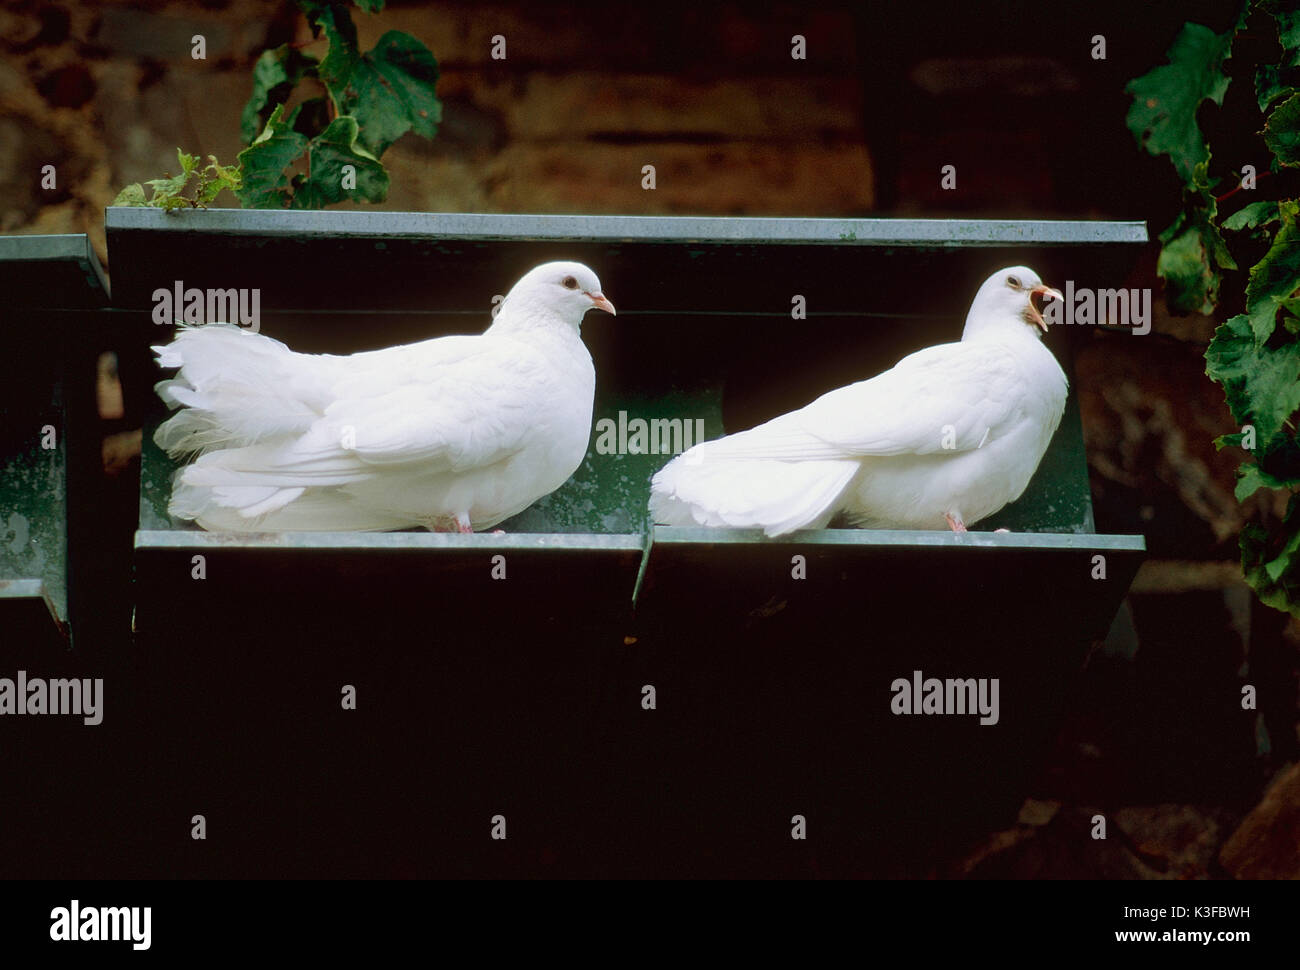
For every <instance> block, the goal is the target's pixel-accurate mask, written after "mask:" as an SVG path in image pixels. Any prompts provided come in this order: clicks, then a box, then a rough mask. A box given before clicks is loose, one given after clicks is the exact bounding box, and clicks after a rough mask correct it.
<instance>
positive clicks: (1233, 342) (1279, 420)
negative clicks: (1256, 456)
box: [1205, 314, 1300, 452]
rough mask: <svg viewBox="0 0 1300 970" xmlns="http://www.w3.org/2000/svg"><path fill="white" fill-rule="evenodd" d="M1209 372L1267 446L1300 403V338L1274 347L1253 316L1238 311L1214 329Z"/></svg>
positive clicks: (1261, 447) (1263, 447)
mask: <svg viewBox="0 0 1300 970" xmlns="http://www.w3.org/2000/svg"><path fill="white" fill-rule="evenodd" d="M1205 361H1206V368H1205V371H1206V373H1207V374H1208V375H1209V376H1210V378H1211V380H1214V381H1216V382H1218V383H1220V384H1222V385H1223V390H1224V396H1225V397H1226V398H1227V402H1228V407H1229V409H1230V410H1231V411H1232V416H1233V418H1234V419H1235V420H1236V421H1237V423H1238V424H1253V425H1254V426H1255V434H1256V448H1257V449H1258V451H1260V452H1267V451H1268V450H1270V448H1272V447H1273V446H1274V444H1275V441H1274V439H1276V438H1277V437H1278V435H1279V434H1280V433H1281V431H1282V428H1283V426H1284V424H1285V423H1286V421H1287V419H1288V418H1290V417H1291V415H1292V414H1294V413H1295V411H1296V409H1297V408H1300V343H1295V342H1291V343H1286V344H1283V345H1282V346H1280V347H1276V348H1270V347H1267V346H1264V345H1261V344H1259V343H1257V342H1256V340H1255V334H1254V331H1253V330H1252V328H1251V324H1250V319H1249V317H1247V316H1246V315H1245V314H1238V315H1237V316H1235V317H1233V318H1232V319H1231V320H1229V321H1228V322H1227V323H1225V324H1223V325H1222V326H1221V327H1219V328H1218V329H1217V330H1215V331H1214V339H1213V340H1211V341H1210V346H1209V348H1208V349H1207V350H1206V352H1205Z"/></svg>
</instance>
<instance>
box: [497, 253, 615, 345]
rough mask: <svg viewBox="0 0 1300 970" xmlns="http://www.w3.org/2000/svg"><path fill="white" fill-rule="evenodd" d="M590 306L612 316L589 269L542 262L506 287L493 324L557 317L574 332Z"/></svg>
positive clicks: (611, 307)
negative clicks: (511, 318) (513, 283)
mask: <svg viewBox="0 0 1300 970" xmlns="http://www.w3.org/2000/svg"><path fill="white" fill-rule="evenodd" d="M592 307H599V308H600V309H602V310H604V311H605V312H606V313H614V304H612V303H610V302H609V300H607V299H606V298H605V294H604V293H602V292H601V290H600V280H599V279H597V278H596V274H595V273H593V272H592V271H591V269H590V268H589V267H587V266H584V265H583V264H582V263H571V262H563V261H561V262H555V263H543V264H542V265H541V266H535V267H534V268H532V269H530V270H529V271H528V272H527V273H525V274H524V275H523V276H522V277H520V279H519V282H518V283H516V284H515V285H514V286H513V287H511V288H510V292H509V293H507V294H506V298H505V301H504V302H503V303H502V304H501V310H500V312H498V314H497V322H498V323H501V322H502V319H503V318H506V319H510V317H522V316H524V315H526V316H528V317H533V318H536V319H538V320H540V319H546V318H549V319H554V318H556V317H558V318H559V319H560V320H562V321H563V322H564V323H566V324H568V325H569V326H571V327H573V328H574V329H575V330H577V329H578V327H579V325H580V324H581V323H582V317H583V315H584V314H585V313H586V312H587V311H588V310H590V309H591V308H592ZM507 311H508V312H509V315H510V316H509V317H507ZM521 322H522V320H521Z"/></svg>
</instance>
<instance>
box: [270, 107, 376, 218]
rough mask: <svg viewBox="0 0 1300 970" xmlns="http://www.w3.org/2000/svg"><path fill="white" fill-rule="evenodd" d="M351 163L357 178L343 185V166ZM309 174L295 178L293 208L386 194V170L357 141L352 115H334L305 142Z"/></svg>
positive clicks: (365, 199) (372, 197) (315, 207)
mask: <svg viewBox="0 0 1300 970" xmlns="http://www.w3.org/2000/svg"><path fill="white" fill-rule="evenodd" d="M345 165H351V166H353V167H354V169H355V172H354V173H351V174H352V175H353V176H354V177H355V179H356V186H355V188H352V189H347V188H345V187H344V175H345V173H344V170H343V169H344V166H345ZM307 167H308V174H307V175H301V176H299V177H298V178H297V179H295V180H294V196H293V208H295V209H320V208H323V207H324V206H327V205H333V204H334V203H335V202H341V201H343V200H344V199H353V200H356V201H363V202H383V201H384V199H386V198H387V197H388V172H386V171H385V170H384V166H383V165H381V164H380V163H379V160H378V159H376V158H375V157H374V156H373V155H371V154H370V153H369V152H367V151H366V150H365V149H364V148H362V147H361V146H360V145H359V144H358V127H357V122H356V119H355V118H350V117H348V116H347V115H344V116H342V117H339V118H335V119H334V120H333V121H332V122H331V123H330V126H329V127H328V128H326V129H325V130H324V131H323V132H321V134H320V135H318V136H317V137H316V138H314V139H312V141H311V144H309V145H308V146H307Z"/></svg>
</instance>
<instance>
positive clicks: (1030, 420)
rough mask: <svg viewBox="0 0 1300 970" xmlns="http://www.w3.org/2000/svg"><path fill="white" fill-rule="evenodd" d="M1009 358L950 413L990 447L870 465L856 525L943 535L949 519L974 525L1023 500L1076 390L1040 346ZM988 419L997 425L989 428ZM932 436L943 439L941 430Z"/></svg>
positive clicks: (855, 503) (1019, 344)
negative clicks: (971, 424)
mask: <svg viewBox="0 0 1300 970" xmlns="http://www.w3.org/2000/svg"><path fill="white" fill-rule="evenodd" d="M982 343H983V342H982ZM948 346H950V347H952V348H953V351H954V353H956V354H962V353H963V352H965V351H968V350H971V349H973V348H971V345H970V344H969V343H966V344H952V345H948ZM981 349H983V348H981ZM1005 350H1006V354H1005V357H1004V358H1003V359H1004V360H1005V361H1006V363H1007V367H1006V368H1005V369H1000V370H998V371H994V372H991V373H989V372H986V373H987V380H986V381H985V382H984V383H983V396H982V397H980V398H978V399H974V398H972V399H971V400H969V401H966V402H962V405H961V408H960V409H959V410H956V411H953V412H952V413H951V423H952V424H954V425H959V424H962V423H963V420H965V421H969V420H970V419H971V418H974V420H975V422H976V424H975V427H973V428H971V432H972V433H973V434H974V435H975V437H976V438H977V440H979V441H982V442H983V443H982V444H980V445H978V446H977V447H974V448H970V449H968V450H944V449H942V448H941V449H940V450H937V451H934V452H930V453H927V454H894V455H889V456H888V457H870V456H869V457H865V458H863V459H862V470H861V471H860V472H859V473H858V475H857V477H856V478H855V480H854V482H853V484H852V485H850V487H849V488H848V489H847V490H846V493H845V501H844V503H843V507H842V510H843V511H844V513H845V514H846V515H847V517H848V518H849V519H850V520H851V521H852V522H853V523H854V524H855V525H860V526H862V527H865V528H890V529H943V528H946V525H947V523H946V521H945V519H944V516H945V514H951V515H953V516H954V517H956V518H958V519H960V520H962V521H963V522H964V523H965V524H966V525H973V524H974V523H976V522H978V521H979V520H980V519H983V518H985V517H986V516H989V515H991V514H993V513H994V512H996V511H998V510H999V509H1001V508H1002V507H1003V506H1004V505H1006V504H1007V503H1008V502H1012V501H1014V500H1015V499H1017V498H1019V497H1020V495H1021V493H1023V492H1024V490H1025V488H1026V486H1027V485H1028V484H1029V480H1030V478H1032V477H1033V474H1034V471H1035V470H1036V469H1037V468H1038V464H1039V462H1040V461H1041V460H1042V457H1043V454H1044V453H1045V452H1046V451H1047V446H1048V444H1049V443H1050V442H1051V439H1052V435H1053V434H1054V433H1055V431H1056V428H1057V426H1058V425H1059V424H1060V421H1061V415H1062V414H1063V413H1064V410H1065V402H1066V395H1067V392H1068V388H1069V385H1068V382H1067V380H1066V377H1065V372H1064V371H1063V370H1061V365H1060V364H1059V363H1058V362H1057V360H1056V358H1055V357H1054V356H1053V355H1052V353H1051V351H1049V350H1048V349H1047V348H1046V347H1045V346H1044V345H1043V344H1042V342H1041V341H1039V340H1038V339H1036V338H1032V337H1031V338H1030V339H1025V338H1023V337H1020V338H1017V339H1012V340H1008V341H1006V343H1005ZM949 365H951V362H949ZM985 415H996V416H997V417H996V418H995V419H994V420H983V418H984V416H985ZM933 430H934V434H935V436H936V437H941V435H942V429H941V428H938V427H936V428H935V429H933Z"/></svg>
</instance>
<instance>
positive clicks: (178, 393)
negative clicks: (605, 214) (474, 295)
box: [153, 262, 614, 532]
mask: <svg viewBox="0 0 1300 970" xmlns="http://www.w3.org/2000/svg"><path fill="white" fill-rule="evenodd" d="M592 307H600V308H601V309H602V310H606V311H608V312H609V313H614V305H613V304H612V303H610V301H609V300H607V299H606V298H605V296H604V295H603V294H602V293H601V288H600V280H598V279H597V278H596V274H595V273H593V272H592V271H591V270H590V269H588V268H587V267H586V266H583V265H582V264H581V263H571V262H555V263H545V264H543V265H541V266H538V267H536V268H535V269H533V270H531V271H529V272H528V273H526V274H525V275H524V276H523V277H522V278H521V279H520V280H519V282H518V283H516V284H515V285H514V287H513V288H512V289H511V290H510V292H509V293H508V294H507V295H506V298H505V300H504V301H502V303H501V306H500V309H499V311H498V313H497V317H496V319H495V320H494V321H493V322H492V325H491V326H490V327H488V329H487V331H486V332H484V333H483V334H481V335H477V336H449V337H438V338H435V339H432V340H425V341H422V342H420V343H415V344H408V345H405V346H400V347H389V348H387V349H384V350H375V351H370V352H366V353H358V354H352V355H351V356H348V357H339V356H334V355H329V354H323V355H314V354H300V353H295V352H294V351H292V350H290V349H289V348H288V347H286V346H285V345H284V344H282V343H280V342H279V341H278V340H272V339H271V338H270V337H266V336H262V335H259V334H255V333H252V332H249V331H247V330H242V329H240V328H238V327H235V326H231V325H228V324H216V325H213V324H209V325H207V326H201V327H195V328H187V329H182V330H180V331H179V332H178V333H177V334H176V337H175V339H174V340H173V341H172V342H171V343H170V344H168V345H166V346H160V347H154V348H153V350H154V351H155V353H156V354H157V355H158V363H159V364H160V365H161V366H163V367H178V368H180V372H179V373H178V374H177V375H176V377H175V378H174V379H172V380H167V381H162V382H160V383H159V384H158V386H157V388H156V389H157V391H158V394H159V396H161V397H162V399H163V400H164V401H166V402H167V403H168V404H169V405H171V406H172V407H177V406H181V405H184V406H185V407H184V410H181V411H179V412H178V413H176V414H175V415H174V416H172V417H171V418H170V419H168V420H167V421H166V422H165V423H164V424H163V425H161V426H160V427H159V428H158V431H157V433H156V435H155V439H154V440H155V441H157V443H158V445H159V447H161V448H163V449H164V450H165V451H166V452H167V453H168V454H170V455H171V456H172V457H173V458H177V457H181V456H184V455H190V454H195V453H197V454H198V455H199V457H198V460H197V461H195V462H194V463H193V464H190V465H187V466H185V467H184V468H182V469H180V470H179V471H178V472H177V473H176V476H175V479H174V482H173V487H172V496H171V502H170V504H169V506H168V511H169V512H170V513H171V515H172V516H174V517H176V518H180V519H192V520H194V521H196V522H197V523H198V524H199V525H201V526H202V527H203V528H205V529H212V530H224V531H239V532H246V531H272V532H278V531H314V530H330V531H376V530H383V529H402V528H409V527H412V526H423V527H425V528H428V529H430V530H436V531H460V532H471V531H474V530H476V529H488V528H491V527H492V526H494V525H496V524H497V523H498V522H500V521H502V520H503V519H506V518H509V517H510V516H512V515H514V514H515V513H517V512H520V511H522V510H523V509H525V508H527V507H528V506H529V505H531V504H532V503H533V502H535V501H537V499H539V498H541V497H542V496H544V495H547V494H549V493H550V492H552V491H554V490H555V489H557V488H559V487H560V486H561V485H563V484H564V482H565V481H567V480H568V478H569V476H570V475H572V474H573V472H574V471H576V470H577V468H578V466H579V465H580V464H581V463H582V460H583V457H584V456H585V455H586V452H587V443H588V440H589V438H590V436H591V411H592V402H593V398H594V395H595V388H596V374H595V369H594V367H593V366H592V362H591V354H590V353H589V352H588V351H587V347H586V345H585V344H584V343H583V342H582V338H581V336H580V327H581V324H582V318H583V315H584V314H585V313H586V312H587V311H588V310H590V309H591V308H592Z"/></svg>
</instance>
